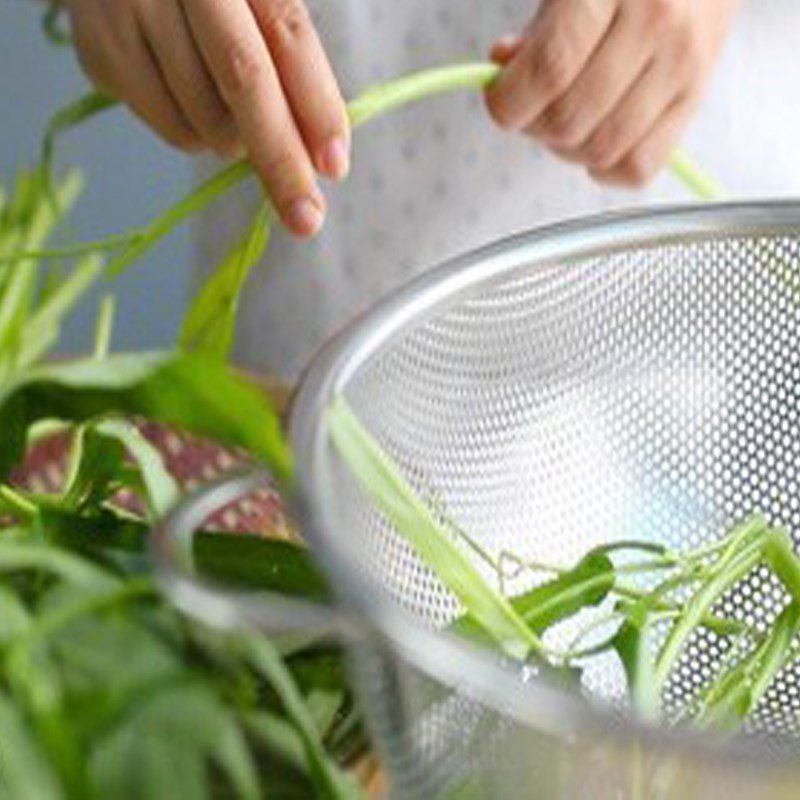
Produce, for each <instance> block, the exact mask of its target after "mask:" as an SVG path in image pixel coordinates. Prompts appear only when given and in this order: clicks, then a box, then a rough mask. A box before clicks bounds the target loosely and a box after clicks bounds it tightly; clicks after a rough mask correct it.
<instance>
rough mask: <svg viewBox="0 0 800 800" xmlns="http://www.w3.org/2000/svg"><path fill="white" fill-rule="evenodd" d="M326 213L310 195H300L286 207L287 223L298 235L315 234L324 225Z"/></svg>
mask: <svg viewBox="0 0 800 800" xmlns="http://www.w3.org/2000/svg"><path fill="white" fill-rule="evenodd" d="M323 219H324V214H323V211H322V208H320V206H319V204H318V203H316V202H315V201H314V200H312V199H311V198H310V197H298V198H297V199H296V200H293V201H292V202H291V203H290V204H289V205H288V207H287V209H286V224H287V225H288V227H289V229H290V230H291V231H292V232H293V233H295V234H297V235H298V236H303V237H306V236H314V235H315V234H316V233H318V231H319V229H320V228H321V227H322V222H323Z"/></svg>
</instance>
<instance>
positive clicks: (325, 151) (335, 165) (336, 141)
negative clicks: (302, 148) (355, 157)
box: [318, 136, 350, 181]
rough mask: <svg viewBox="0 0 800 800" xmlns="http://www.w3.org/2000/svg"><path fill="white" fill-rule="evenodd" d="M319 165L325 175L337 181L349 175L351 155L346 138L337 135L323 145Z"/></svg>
mask: <svg viewBox="0 0 800 800" xmlns="http://www.w3.org/2000/svg"><path fill="white" fill-rule="evenodd" d="M318 167H319V171H320V172H322V173H323V174H324V175H327V176H328V177H329V178H333V179H334V180H337V181H338V180H341V179H342V178H344V177H346V176H347V173H348V172H349V171H350V155H349V153H348V151H347V145H346V144H345V143H344V139H342V138H341V137H340V136H336V137H334V138H333V139H331V140H330V141H328V142H327V143H326V144H325V145H324V146H323V147H322V149H321V150H320V153H319V165H318Z"/></svg>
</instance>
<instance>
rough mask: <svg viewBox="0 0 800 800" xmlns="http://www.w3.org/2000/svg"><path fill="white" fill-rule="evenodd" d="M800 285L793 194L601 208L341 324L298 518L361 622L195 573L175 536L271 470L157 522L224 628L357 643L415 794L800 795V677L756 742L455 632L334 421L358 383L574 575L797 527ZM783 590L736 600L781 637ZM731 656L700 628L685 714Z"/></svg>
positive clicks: (387, 436)
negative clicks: (641, 711) (324, 635)
mask: <svg viewBox="0 0 800 800" xmlns="http://www.w3.org/2000/svg"><path fill="white" fill-rule="evenodd" d="M376 268H379V265H377V266H376ZM799 289H800V204H794V203H761V204H749V205H728V206H716V207H702V208H690V209H667V210H662V211H657V212H654V213H632V214H626V215H614V216H603V217H600V218H595V219H592V220H589V221H580V222H573V223H567V224H563V225H559V226H555V227H551V228H548V229H545V230H541V231H536V232H532V233H529V234H525V235H522V236H519V237H516V238H513V239H510V240H507V241H504V242H501V243H499V244H496V245H493V246H491V247H488V248H486V249H483V250H480V251H479V252H477V253H474V254H471V255H468V256H466V257H464V258H460V259H458V260H456V261H454V262H452V263H450V264H447V265H445V266H443V267H440V268H438V269H435V270H432V271H431V272H429V273H428V274H427V275H425V276H424V277H423V278H421V279H420V280H417V281H416V282H414V283H412V284H411V285H410V286H408V287H407V288H405V289H403V290H402V291H400V292H398V293H397V294H396V295H394V296H393V297H392V298H391V299H389V300H388V301H386V302H385V303H383V304H382V305H380V306H379V307H378V308H377V309H376V310H374V311H373V312H371V313H370V314H368V315H367V316H366V317H364V318H363V319H361V320H360V321H358V322H357V323H356V324H355V325H353V326H352V327H351V328H350V329H349V330H347V331H346V332H345V333H343V334H342V335H341V336H340V337H338V338H337V339H336V340H335V341H334V342H333V343H332V344H331V345H330V346H329V347H328V348H327V349H326V350H325V351H324V352H323V353H322V354H321V355H320V356H319V357H318V359H317V360H316V362H315V363H314V365H313V366H312V368H311V370H310V371H309V373H308V374H307V376H306V378H305V380H304V382H303V386H302V389H301V392H300V395H299V398H298V400H297V403H296V406H295V412H294V416H293V421H292V438H293V443H294V446H295V450H296V455H297V464H298V477H299V484H300V493H299V494H300V497H299V500H298V503H299V508H300V513H301V515H302V518H303V522H304V526H305V528H304V529H305V532H306V535H307V536H308V537H309V539H310V541H311V544H312V546H313V548H314V552H315V553H317V554H318V556H319V559H320V561H321V563H322V564H323V566H324V568H325V569H326V571H327V573H328V576H329V578H330V580H331V583H332V585H333V587H334V589H335V591H336V593H337V596H338V599H339V606H338V608H337V609H336V610H335V611H334V610H324V609H312V608H309V607H302V608H301V607H298V606H296V605H292V604H286V603H283V604H281V605H276V604H275V603H273V602H272V601H271V600H265V599H264V598H258V599H257V598H254V597H251V596H248V595H234V594H230V593H228V594H225V593H223V592H222V591H220V590H216V589H214V590H212V589H211V588H210V587H204V586H201V585H200V584H198V583H197V582H196V581H194V580H193V579H192V578H191V577H190V576H189V575H188V574H187V573H186V571H185V569H184V566H182V565H181V562H180V560H179V556H180V553H181V552H182V551H181V548H179V547H176V546H175V545H176V543H179V542H180V541H181V540H183V541H184V543H185V540H186V538H187V536H188V535H189V532H190V530H191V528H192V526H193V525H194V524H196V523H197V522H199V521H200V519H202V517H203V515H204V514H205V513H206V512H207V511H209V510H210V508H211V507H213V505H214V503H216V502H222V501H223V500H226V499H229V498H230V497H231V496H232V495H233V494H236V493H237V492H238V493H241V492H244V491H246V490H247V489H248V488H251V487H252V484H253V481H254V480H257V479H255V478H249V479H238V480H236V481H232V482H230V483H228V484H226V485H223V486H216V487H215V488H214V489H212V490H210V491H209V492H206V493H205V494H203V495H201V496H200V497H199V498H196V499H195V500H193V501H192V502H191V503H190V505H189V506H186V507H184V508H182V509H180V510H179V511H178V512H177V513H176V514H175V515H174V516H173V517H172V518H171V519H170V520H169V521H168V523H167V524H166V525H165V526H163V527H162V528H161V529H160V530H159V531H158V532H157V549H156V552H157V555H158V557H159V561H160V564H161V568H162V569H163V570H164V571H165V573H166V575H167V578H168V583H169V586H170V587H171V589H172V591H173V594H174V596H175V597H176V598H177V599H178V600H179V602H182V603H183V605H184V606H185V607H186V606H189V607H191V609H192V610H193V611H194V612H195V613H200V614H202V615H204V616H206V617H213V618H214V620H215V621H216V622H217V623H220V624H238V623H240V622H242V621H247V622H248V623H251V624H259V625H261V626H262V627H265V628H270V627H272V626H273V625H274V624H275V623H277V622H280V623H284V624H289V625H292V626H295V627H296V626H297V625H312V626H325V625H328V626H332V627H333V628H334V629H335V630H336V631H338V632H339V633H340V634H341V635H343V636H345V637H346V638H347V639H348V641H349V643H350V647H351V653H352V659H351V663H352V668H353V674H354V676H355V678H356V682H357V685H358V687H359V689H360V692H361V696H362V699H363V701H364V705H365V708H366V710H367V713H368V716H369V718H370V721H371V724H372V729H373V732H374V734H375V739H376V742H377V746H378V748H379V750H380V752H381V753H382V755H383V756H384V758H385V760H386V763H387V765H388V767H389V770H390V773H391V778H392V783H393V786H394V790H395V792H396V794H397V796H398V797H402V798H406V797H409V798H417V797H418V798H425V799H426V800H427V799H428V798H453V799H454V800H455V798H459V800H461V799H462V798H463V799H464V800H466V799H467V798H476V800H477V799H478V798H491V799H492V800H501V799H502V798H527V797H531V798H542V800H550V798H565V799H566V798H569V800H573V798H580V799H581V800H584V799H585V798H590V799H591V800H594V799H595V798H596V799H597V800H606V798H607V799H608V800H622V799H625V800H645V798H646V799H647V800H662V798H663V799H664V800H689V799H690V798H703V799H704V800H706V799H710V800H713V799H714V798H726V800H734V799H738V798H748V800H755V799H756V798H758V799H760V798H765V799H766V798H769V799H770V800H773V798H774V800H778V799H779V798H781V799H782V798H786V799H787V800H788V798H790V797H791V798H794V797H797V796H798V792H800V757H798V755H800V754H798V753H797V752H796V751H797V749H798V748H800V741H797V738H796V736H797V733H798V724H797V719H798V714H800V669H797V670H794V669H792V670H789V671H788V672H785V673H783V674H782V675H781V676H780V677H779V680H778V681H777V682H776V685H775V687H774V688H773V690H772V691H771V692H770V694H769V695H768V696H767V697H766V698H765V700H764V702H763V703H762V704H761V706H760V707H759V708H758V709H757V710H756V713H755V714H754V716H753V719H752V720H751V721H750V722H749V723H748V727H747V731H746V732H745V734H746V735H743V736H741V737H739V738H737V739H736V740H733V741H730V740H729V741H726V742H721V741H717V740H714V739H712V738H710V737H706V736H700V735H699V734H693V733H688V732H686V731H678V730H669V729H656V728H649V727H647V726H646V725H643V724H640V723H637V722H636V721H634V720H632V719H630V717H629V715H627V714H626V713H625V704H624V698H623V696H622V691H623V682H622V679H621V674H620V672H619V668H618V666H617V665H616V664H614V663H612V660H609V661H608V663H606V662H602V661H601V662H600V663H598V665H597V666H596V667H595V668H594V669H592V670H590V671H588V672H587V675H586V679H585V681H586V685H585V690H586V694H587V697H588V699H579V698H576V697H572V696H568V695H566V694H563V693H561V692H560V691H558V690H556V689H554V688H550V687H548V686H546V685H545V684H543V683H542V682H540V680H539V679H538V678H535V677H531V676H529V675H527V674H524V673H522V674H521V673H520V672H519V670H515V669H512V668H511V667H509V666H507V665H504V664H502V663H500V662H499V661H498V660H497V659H496V657H493V656H492V655H491V654H489V653H483V652H479V651H477V650H475V649H473V648H472V647H470V646H469V645H468V644H467V643H465V642H462V641H459V640H456V639H454V638H452V637H450V636H449V635H447V634H444V633H443V632H442V631H441V629H442V628H443V626H445V625H446V624H447V623H448V622H449V621H450V620H452V619H453V617H454V616H456V615H457V614H458V613H459V607H458V604H457V602H456V601H455V599H454V598H453V596H452V595H451V594H450V593H449V592H448V591H447V590H446V589H445V588H444V587H443V586H442V584H441V583H440V582H439V581H438V580H437V579H436V577H435V576H434V575H432V574H431V573H430V572H429V571H428V570H427V569H426V568H425V567H424V565H423V564H422V563H421V562H420V560H419V559H418V558H417V557H416V555H415V553H414V552H413V551H412V550H411V549H410V547H409V546H408V545H407V544H406V543H405V541H404V540H403V539H402V538H401V537H400V536H398V535H397V534H396V532H395V531H394V530H393V528H392V527H391V526H390V525H389V524H388V523H387V522H386V520H385V519H384V518H383V517H382V516H381V514H380V513H378V512H377V510H376V509H375V508H374V507H373V505H372V504H371V502H370V501H369V499H368V498H367V497H366V496H365V495H363V494H362V493H361V491H360V490H359V488H358V486H357V484H356V482H355V480H354V479H353V477H352V476H351V475H350V474H349V473H348V471H347V469H346V468H345V467H344V465H343V464H342V462H341V461H340V460H339V458H338V456H337V454H336V452H335V450H334V448H333V447H332V445H331V442H330V440H329V436H328V432H327V430H326V425H325V412H326V409H327V408H328V407H329V404H330V402H331V400H332V398H333V397H335V396H336V394H337V393H340V392H341V393H343V394H344V395H345V397H346V398H347V399H348V401H349V403H350V406H351V407H352V408H353V410H354V411H355V413H356V414H357V415H358V417H359V418H360V420H361V422H362V423H363V424H364V425H365V426H366V427H367V428H368V429H369V430H370V431H371V432H372V433H373V435H374V436H375V437H376V438H377V439H378V440H379V441H380V442H381V444H382V445H383V447H384V448H385V449H386V451H387V452H388V453H389V454H390V455H391V456H392V457H393V458H394V459H395V460H396V461H397V463H398V464H399V465H401V467H402V468H403V470H404V471H405V474H406V476H407V477H408V479H409V480H410V481H411V482H412V483H413V484H414V486H415V487H416V489H417V490H418V491H419V493H420V494H421V495H422V496H424V497H426V498H428V499H429V500H430V501H431V502H432V503H436V504H437V506H438V507H440V508H442V509H445V510H446V513H447V516H448V518H449V519H451V520H453V521H454V522H456V523H457V524H458V525H459V526H460V527H462V528H463V529H464V530H467V531H469V533H470V535H471V536H472V537H473V538H474V539H475V540H476V541H477V542H478V543H479V544H480V545H481V546H482V547H483V548H484V549H485V550H487V551H488V552H490V553H492V554H494V555H497V554H499V553H500V552H501V551H511V552H513V553H514V554H516V555H517V556H520V557H522V558H529V559H536V560H540V561H548V562H555V563H566V564H569V563H573V562H574V561H576V560H577V559H578V558H579V557H581V556H582V555H584V554H585V553H586V551H587V550H588V549H589V548H591V547H592V546H594V545H597V544H600V543H608V542H612V541H616V540H621V539H631V538H636V539H643V538H644V539H646V538H650V539H652V540H653V541H654V542H659V543H663V544H668V545H670V546H671V547H674V548H678V549H680V548H688V547H696V546H699V545H701V544H703V543H706V542H710V541H712V540H714V539H716V538H717V537H719V536H721V535H723V534H724V533H725V532H727V530H728V529H729V528H730V527H731V526H732V525H733V524H734V523H735V522H737V521H740V520H741V519H742V518H744V517H745V516H747V515H748V514H749V513H751V512H753V511H755V510H760V511H762V512H763V513H764V514H766V515H767V516H768V517H769V518H770V519H771V520H773V521H775V522H781V523H783V524H784V525H786V526H787V527H788V528H789V529H790V530H791V531H792V532H793V533H795V534H797V533H799V532H800V428H798V424H799V423H800V292H799V291H798V290H799ZM184 551H185V548H184ZM506 588H507V589H508V590H509V592H518V591H520V590H521V589H524V588H526V586H525V585H514V583H513V581H512V582H511V583H510V584H509V585H508V586H507V587H506ZM783 602H785V595H783V590H782V589H781V588H780V587H779V586H778V585H777V583H773V582H772V581H771V580H770V579H769V578H768V577H767V576H766V575H762V574H760V573H756V574H754V575H753V577H752V578H751V579H750V580H749V581H748V582H747V583H746V584H743V585H741V586H739V587H738V588H737V590H736V592H735V593H734V594H733V595H732V596H730V597H729V598H728V599H727V600H726V612H727V613H729V614H731V615H732V616H737V617H739V618H741V619H743V620H746V621H747V622H748V623H750V624H751V625H754V626H756V627H759V626H766V625H768V624H769V623H770V622H771V621H772V619H773V618H774V617H775V615H776V614H777V613H778V611H779V610H780V608H781V606H782V603H783ZM724 654H725V645H724V642H721V641H719V640H717V639H716V638H715V637H714V634H713V633H711V632H710V631H705V632H700V633H697V634H696V635H695V637H694V638H693V639H692V640H691V642H690V644H689V646H688V647H687V650H686V655H685V657H684V659H683V661H682V662H681V664H680V667H679V670H678V676H677V678H676V679H674V680H673V681H672V682H671V683H670V685H669V686H668V691H667V696H666V697H665V698H664V699H665V704H666V707H667V709H668V710H671V711H676V710H679V709H680V708H681V707H682V706H683V705H684V704H685V703H687V702H688V701H689V700H690V699H691V697H692V695H693V691H694V690H695V688H696V686H697V685H698V683H699V682H702V681H703V680H705V679H706V677H707V676H708V675H710V674H711V673H712V672H713V671H714V670H715V668H716V667H717V666H718V665H719V663H720V660H721V659H722V658H723V657H724ZM609 659H610V657H609Z"/></svg>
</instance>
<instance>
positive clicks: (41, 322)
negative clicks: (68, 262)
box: [15, 256, 103, 368]
mask: <svg viewBox="0 0 800 800" xmlns="http://www.w3.org/2000/svg"><path fill="white" fill-rule="evenodd" d="M102 272H103V260H102V259H101V258H100V257H99V256H89V257H87V258H85V259H83V260H82V261H80V262H79V263H77V264H76V265H75V266H74V267H73V268H72V270H71V271H70V273H69V275H68V277H67V278H66V279H65V280H64V281H63V282H62V283H61V284H60V285H59V286H58V287H57V288H56V289H55V290H54V291H53V292H52V293H51V294H50V295H49V297H48V298H47V300H46V301H45V302H44V303H42V304H41V305H40V306H39V307H38V308H37V309H36V310H35V311H34V313H33V314H31V316H30V318H29V319H28V321H27V322H26V323H25V330H24V334H23V337H22V341H21V344H20V352H19V354H18V356H17V358H16V365H15V366H16V367H17V368H20V367H27V366H29V365H30V364H32V363H34V362H35V361H37V360H38V359H40V358H41V357H42V356H43V355H44V354H45V353H46V352H47V351H48V350H49V349H50V348H51V347H52V346H53V345H54V344H55V343H56V341H57V339H58V335H59V333H60V332H61V324H62V322H63V320H64V317H66V315H67V314H68V313H69V312H70V311H72V309H73V308H74V307H75V304H76V303H77V302H78V300H80V299H81V297H83V296H84V295H85V294H86V292H87V291H88V290H89V288H91V286H92V285H93V284H94V283H95V282H96V281H97V280H98V278H99V277H100V276H101V275H102Z"/></svg>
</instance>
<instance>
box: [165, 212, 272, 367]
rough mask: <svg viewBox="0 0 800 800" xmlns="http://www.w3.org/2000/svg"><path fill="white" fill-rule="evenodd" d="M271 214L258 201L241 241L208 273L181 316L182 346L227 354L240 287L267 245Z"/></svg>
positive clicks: (216, 353)
mask: <svg viewBox="0 0 800 800" xmlns="http://www.w3.org/2000/svg"><path fill="white" fill-rule="evenodd" d="M273 218H274V212H273V211H272V206H271V204H270V203H269V202H265V203H262V205H261V208H260V209H259V211H258V213H257V214H256V217H255V219H254V221H253V224H252V225H251V227H250V230H249V231H248V233H247V235H246V236H245V238H244V239H243V241H241V242H240V243H239V244H237V245H236V246H235V247H234V248H233V249H232V250H231V252H230V254H229V255H228V256H227V257H226V258H225V260H224V261H223V262H222V263H221V264H220V265H219V266H218V267H217V268H216V269H215V270H214V271H213V272H212V274H211V275H210V276H209V278H208V280H207V281H206V282H205V284H204V285H203V287H202V288H201V289H200V291H199V292H198V294H197V296H196V297H195V299H194V300H193V301H192V304H191V305H190V306H189V310H188V312H187V314H186V316H185V317H184V321H183V327H182V329H181V334H180V344H181V346H182V347H184V348H185V349H187V350H193V351H197V352H201V353H206V354H208V355H210V356H216V357H217V358H227V356H228V354H229V353H230V350H231V347H232V346H233V338H234V331H235V325H236V312H237V310H238V308H239V298H240V296H241V292H242V288H243V286H244V284H245V281H246V280H247V278H248V276H249V275H250V272H251V270H252V269H253V267H254V266H255V265H256V264H257V263H258V262H259V261H260V260H261V258H262V256H263V255H264V252H265V251H266V249H267V246H268V244H269V234H270V228H271V225H272V220H273Z"/></svg>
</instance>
